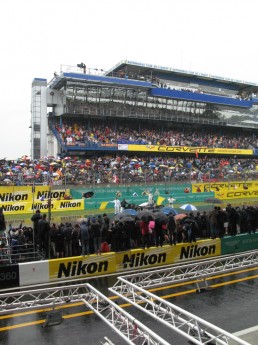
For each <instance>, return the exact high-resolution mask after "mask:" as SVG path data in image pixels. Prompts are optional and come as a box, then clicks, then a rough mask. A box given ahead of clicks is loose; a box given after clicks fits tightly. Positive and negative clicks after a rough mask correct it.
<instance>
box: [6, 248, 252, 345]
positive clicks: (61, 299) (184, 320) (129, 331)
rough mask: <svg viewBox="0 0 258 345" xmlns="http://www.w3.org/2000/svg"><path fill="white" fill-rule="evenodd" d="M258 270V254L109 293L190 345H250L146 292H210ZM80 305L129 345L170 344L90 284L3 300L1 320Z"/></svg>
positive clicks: (125, 281) (165, 273) (128, 279)
mask: <svg viewBox="0 0 258 345" xmlns="http://www.w3.org/2000/svg"><path fill="white" fill-rule="evenodd" d="M257 264H258V252H257V250H255V251H250V252H245V253H242V254H238V255H230V256H224V257H220V258H215V259H214V258H212V259H209V260H205V261H204V260H203V261H201V260H200V261H198V262H195V263H189V264H184V265H179V266H174V265H173V266H169V267H167V268H165V269H155V270H150V271H147V272H146V271H145V272H140V273H136V274H130V275H126V276H122V277H118V281H117V283H116V284H115V285H114V286H113V287H112V288H109V290H110V291H111V292H112V293H113V294H115V295H116V296H119V297H120V298H121V299H123V300H125V301H127V302H129V303H130V304H131V305H132V306H134V307H136V308H138V309H140V310H141V311H142V312H144V313H145V314H146V315H148V316H151V317H152V318H154V319H155V321H158V322H160V323H161V324H163V325H164V326H166V327H167V328H169V329H170V330H173V331H175V332H176V333H178V334H180V335H181V336H182V337H184V338H185V339H187V340H188V341H189V342H190V343H191V344H197V345H202V344H207V345H208V344H209V345H228V344H230V345H250V344H249V343H247V342H246V341H244V340H242V339H240V338H238V337H236V336H234V335H232V334H230V333H229V332H227V331H225V330H223V329H221V328H219V327H217V326H215V325H213V324H211V323H209V322H207V321H205V320H203V319H201V318H200V317H198V316H196V315H194V314H192V313H189V312H187V311H186V310H184V309H182V308H180V307H178V306H176V305H174V304H172V303H170V302H168V301H165V300H164V299H162V298H160V297H158V296H157V295H155V294H153V293H151V292H149V291H147V290H146V289H147V288H150V287H153V286H163V285H166V284H173V283H178V282H182V281H188V280H193V281H194V282H195V283H196V284H197V287H198V290H200V289H201V287H200V283H201V282H204V283H205V287H208V284H207V281H206V278H207V277H210V276H213V275H215V274H223V273H226V272H233V271H237V270H239V269H242V268H249V267H257ZM79 301H82V302H83V303H84V304H85V305H86V307H87V308H88V309H90V310H91V311H93V312H94V313H96V314H97V315H98V316H99V317H100V318H101V319H102V320H103V321H104V322H105V323H106V324H108V325H109V326H110V327H111V328H112V329H113V330H114V331H115V332H116V333H117V334H118V335H120V336H121V337H122V338H123V339H124V340H125V341H126V343H128V344H137V345H147V344H150V345H152V344H153V345H155V344H169V343H168V342H167V341H166V340H164V339H163V338H161V337H159V336H158V335H157V334H156V333H154V332H153V331H151V330H150V329H149V328H147V327H146V326H144V325H143V324H142V323H141V322H140V321H138V320H136V319H135V318H134V317H133V316H132V315H130V314H128V313H126V312H125V311H124V310H123V309H122V308H121V307H119V306H118V305H117V304H116V303H114V302H113V301H111V299H109V298H108V297H106V296H105V295H103V294H102V293H100V292H99V291H98V290H96V289H95V288H94V287H92V286H91V285H90V284H76V285H70V286H60V287H51V288H46V289H45V288H44V289H43V288H41V289H34V290H27V291H16V292H10V293H7V292H5V293H2V294H0V315H1V314H6V313H10V312H15V311H17V310H26V309H33V308H34V309H37V308H39V307H42V306H44V307H55V306H56V305H63V304H66V303H71V302H79Z"/></svg>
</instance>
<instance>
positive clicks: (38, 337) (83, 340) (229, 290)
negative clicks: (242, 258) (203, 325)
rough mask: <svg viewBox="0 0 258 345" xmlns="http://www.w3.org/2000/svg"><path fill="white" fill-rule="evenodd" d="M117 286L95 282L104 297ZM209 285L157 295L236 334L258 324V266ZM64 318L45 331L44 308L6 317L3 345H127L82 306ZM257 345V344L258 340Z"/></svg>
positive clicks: (145, 319)
mask: <svg viewBox="0 0 258 345" xmlns="http://www.w3.org/2000/svg"><path fill="white" fill-rule="evenodd" d="M115 281H116V278H115V277H102V278H99V279H92V280H91V281H89V282H90V283H91V284H92V285H93V286H94V287H96V288H97V289H99V290H100V291H101V292H103V293H105V294H108V290H107V288H108V287H109V286H112V285H113V284H114V283H115ZM209 285H210V287H211V289H209V290H208V291H206V292H202V293H196V285H195V284H194V283H192V282H187V283H185V282H184V283H182V284H177V285H173V286H165V287H162V288H153V289H152V290H151V292H152V293H154V294H157V295H158V296H161V297H163V298H165V299H166V300H168V301H170V302H171V303H174V304H176V305H177V306H179V307H181V308H183V309H185V310H187V311H189V312H191V313H193V314H195V315H197V316H199V317H201V318H203V319H205V320H206V321H209V322H211V323H213V324H214V325H216V326H219V327H221V328H223V329H224V330H227V331H228V332H230V333H234V332H238V331H241V330H244V329H246V328H250V327H254V326H257V325H258V319H257V315H258V295H257V291H258V267H256V268H252V269H245V270H242V271H241V272H236V273H230V274H227V275H225V276H223V275H220V276H216V277H213V278H210V279H209ZM116 301H117V303H118V304H119V305H121V304H122V305H125V304H126V302H124V301H121V300H119V299H117V300H116ZM124 307H125V310H126V311H127V312H129V313H131V314H132V315H133V316H134V317H136V318H137V319H139V320H140V321H141V322H142V323H144V324H145V325H146V326H147V327H149V328H151V329H152V330H153V331H155V332H156V333H158V334H159V335H160V336H162V337H163V338H164V339H166V340H167V341H169V342H170V343H171V344H174V345H185V344H189V343H188V342H187V341H186V340H185V339H183V338H182V337H181V336H180V335H178V334H177V333H176V332H174V331H171V330H169V329H168V328H166V327H165V326H163V325H161V324H160V323H159V322H157V321H155V320H154V319H152V318H151V317H149V316H146V315H145V314H143V313H142V312H141V311H139V310H138V309H136V308H134V307H129V306H126V305H125V306H124ZM61 313H62V316H63V322H62V323H61V324H60V325H57V326H53V327H47V328H43V327H42V325H43V324H44V322H45V318H46V310H44V309H41V310H37V311H29V312H19V313H18V312H17V313H15V314H10V315H8V316H0V344H1V345H16V344H17V345H34V344H38V345H44V344H51V345H59V344H62V345H71V344H72V345H77V344H78V345H82V344H101V341H104V337H105V336H107V337H108V338H109V339H110V340H111V341H113V343H114V344H116V345H120V344H124V341H123V340H121V338H120V337H119V336H118V335H117V334H116V333H115V332H114V331H113V330H112V329H111V328H109V326H107V325H106V324H105V323H104V322H103V321H102V320H100V319H99V318H98V317H97V316H96V315H94V314H92V313H91V312H90V311H89V310H87V309H86V307H85V306H84V305H82V304H81V303H77V304H73V305H69V304H67V305H65V306H64V308H61ZM251 344H252V345H257V344H258V338H257V339H254V340H253V341H252V342H251Z"/></svg>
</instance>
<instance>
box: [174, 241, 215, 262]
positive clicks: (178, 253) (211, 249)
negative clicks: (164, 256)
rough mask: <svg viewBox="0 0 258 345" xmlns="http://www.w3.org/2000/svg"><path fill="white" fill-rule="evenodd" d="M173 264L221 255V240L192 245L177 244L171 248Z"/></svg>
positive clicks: (199, 242)
mask: <svg viewBox="0 0 258 345" xmlns="http://www.w3.org/2000/svg"><path fill="white" fill-rule="evenodd" d="M173 249H174V251H173V254H174V255H173V263H176V262H183V261H192V260H199V259H205V258H210V257H212V256H218V255H221V240H220V239H215V240H201V241H198V242H194V243H178V244H177V245H176V246H175V247H173Z"/></svg>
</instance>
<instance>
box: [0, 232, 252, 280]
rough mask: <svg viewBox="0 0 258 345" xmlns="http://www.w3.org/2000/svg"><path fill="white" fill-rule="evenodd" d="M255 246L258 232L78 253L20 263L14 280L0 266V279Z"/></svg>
mask: <svg viewBox="0 0 258 345" xmlns="http://www.w3.org/2000/svg"><path fill="white" fill-rule="evenodd" d="M236 241H237V245H236ZM257 248H258V233H255V234H251V235H249V234H244V235H238V236H234V237H225V238H223V239H216V240H211V239H207V240H200V241H197V242H196V243H178V244H177V245H176V246H172V247H171V246H169V245H165V246H163V247H162V248H156V247H151V248H149V249H132V250H128V251H124V252H118V253H114V252H110V253H103V254H102V255H90V256H89V257H82V256H78V257H69V258H61V259H54V260H48V261H47V260H46V261H35V262H27V263H19V264H18V265H15V267H18V274H17V275H16V276H15V277H14V276H13V279H10V275H8V276H7V275H6V272H9V271H10V272H12V269H11V268H10V269H9V267H12V266H0V277H1V280H0V282H1V286H3V287H9V286H10V287H11V286H26V285H33V284H40V283H48V282H55V281H57V282H61V281H64V280H72V279H84V278H90V277H95V276H101V275H108V274H112V273H122V274H123V272H127V271H133V270H139V269H148V268H155V267H159V266H164V265H171V264H176V263H178V264H181V263H184V262H192V261H194V260H202V259H208V258H213V257H218V256H220V255H222V254H223V255H224V254H235V253H240V252H244V251H250V250H254V249H257ZM8 269H9V271H8ZM7 277H8V278H7ZM17 277H18V278H17ZM14 278H15V279H14Z"/></svg>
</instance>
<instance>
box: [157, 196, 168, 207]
mask: <svg viewBox="0 0 258 345" xmlns="http://www.w3.org/2000/svg"><path fill="white" fill-rule="evenodd" d="M164 200H166V198H163V197H162V196H159V197H158V198H157V206H160V205H161V204H162V203H163V201H164Z"/></svg>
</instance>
